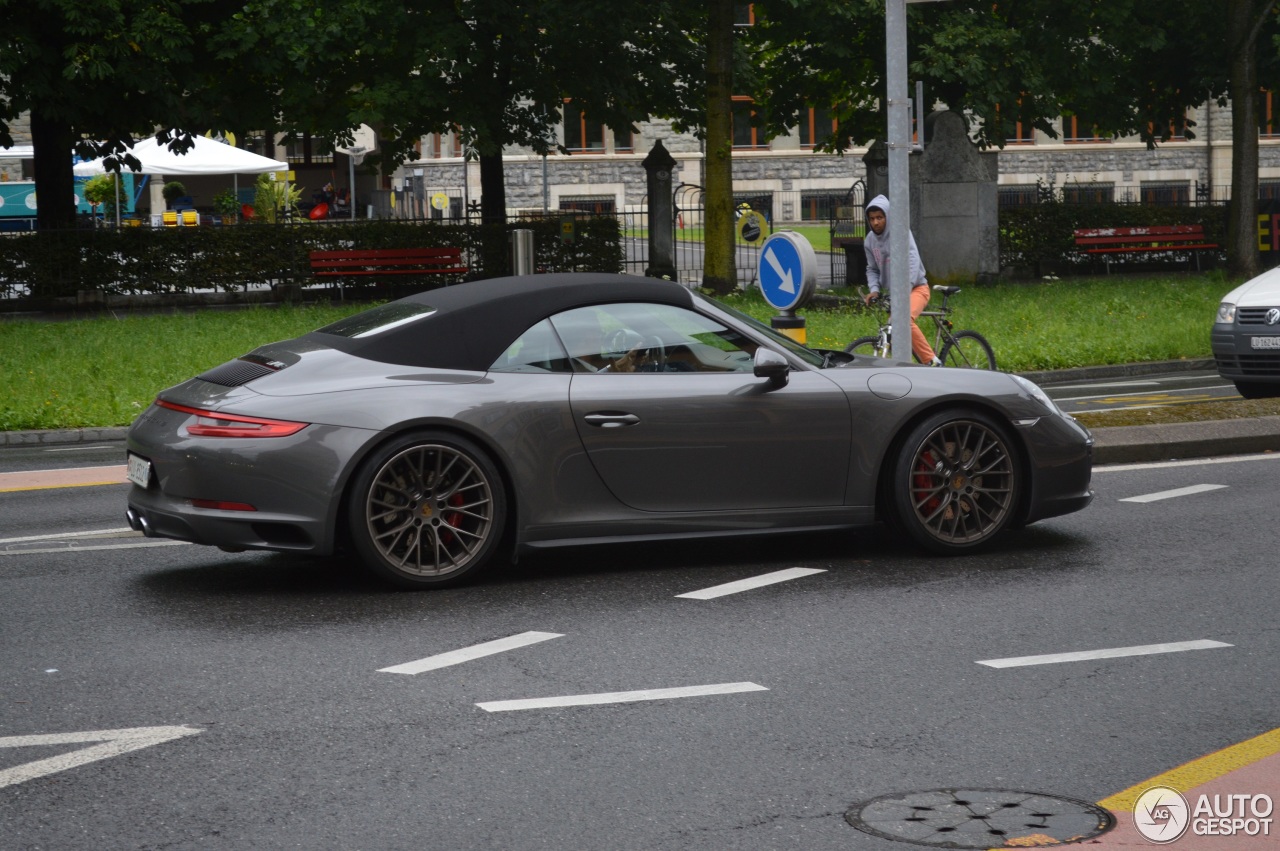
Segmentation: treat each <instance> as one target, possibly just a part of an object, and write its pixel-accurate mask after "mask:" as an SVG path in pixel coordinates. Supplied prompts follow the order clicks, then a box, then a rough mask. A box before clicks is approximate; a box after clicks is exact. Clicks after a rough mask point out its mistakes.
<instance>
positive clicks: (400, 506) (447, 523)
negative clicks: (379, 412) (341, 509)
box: [347, 432, 506, 588]
mask: <svg viewBox="0 0 1280 851" xmlns="http://www.w3.org/2000/svg"><path fill="white" fill-rule="evenodd" d="M347 511H348V515H347V520H348V526H349V531H350V534H351V543H352V546H353V548H354V549H355V551H356V553H357V554H358V555H359V557H360V560H361V561H362V562H363V563H364V565H365V566H366V567H367V568H369V569H370V570H371V571H373V572H374V573H375V574H377V575H379V576H381V577H382V578H384V579H387V580H390V581H391V582H392V583H394V584H396V585H398V586H400V587H402V588H427V587H442V586H445V585H452V584H455V583H457V582H460V581H462V580H463V579H464V578H472V577H474V576H475V575H476V573H478V572H479V571H481V570H483V569H484V568H485V567H486V566H487V564H488V563H489V562H490V561H491V560H492V557H493V555H494V553H495V551H496V550H497V548H498V544H499V541H500V539H501V537H502V529H503V523H504V520H505V517H506V495H505V492H504V491H503V487H502V480H501V477H500V476H499V474H498V470H497V468H496V467H495V466H494V464H493V462H492V461H491V460H490V459H489V457H488V456H487V455H486V454H485V453H484V452H483V451H482V450H481V449H480V448H479V447H477V446H476V445H475V444H474V443H472V442H471V441H469V440H467V439H466V438H463V437H459V436H456V435H452V434H447V433H441V432H416V433H413V434H408V435H404V436H402V437H400V438H398V439H396V440H393V441H391V442H390V443H388V444H387V445H385V446H383V447H382V448H380V449H379V450H378V451H376V452H374V453H373V455H372V456H371V457H369V458H368V459H367V460H366V461H365V462H364V464H363V465H362V466H361V467H360V470H359V472H357V474H356V476H355V479H354V481H353V485H352V490H351V499H350V500H349V502H348V508H347Z"/></svg>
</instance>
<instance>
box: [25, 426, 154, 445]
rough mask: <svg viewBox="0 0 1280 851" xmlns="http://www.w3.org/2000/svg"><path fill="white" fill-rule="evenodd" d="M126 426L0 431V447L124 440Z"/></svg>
mask: <svg viewBox="0 0 1280 851" xmlns="http://www.w3.org/2000/svg"><path fill="white" fill-rule="evenodd" d="M128 431H129V428H128V426H116V427H111V428H59V429H43V430H41V431H0V448H7V447H18V446H65V445H67V444H71V443H103V442H108V441H120V442H124V439H125V435H126V434H127V433H128Z"/></svg>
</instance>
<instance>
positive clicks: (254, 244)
mask: <svg viewBox="0 0 1280 851" xmlns="http://www.w3.org/2000/svg"><path fill="white" fill-rule="evenodd" d="M562 221H563V217H561V216H551V217H543V218H536V219H521V220H519V221H517V222H511V223H508V224H505V225H480V224H450V223H442V222H431V221H426V222H404V221H387V220H374V221H370V220H357V221H355V222H302V223H293V224H283V225H269V224H256V223H246V224H239V225H234V226H228V225H201V226H198V227H177V228H174V227H168V228H146V227H126V228H121V229H119V230H116V229H108V228H91V229H80V230H74V231H53V232H49V231H36V232H25V233H9V234H3V235H0V298H10V299H13V298H19V299H23V300H24V301H32V302H36V303H40V302H45V301H49V300H53V299H66V298H74V297H75V296H76V295H77V293H78V292H79V291H82V290H87V291H98V292H100V293H102V294H103V295H105V296H125V295H142V294H157V293H164V294H177V293H189V292H192V291H194V290H208V289H213V290H217V291H221V292H235V291H244V290H248V289H252V288H255V287H257V288H262V287H269V288H276V287H278V286H280V285H282V284H283V285H301V286H309V285H312V284H314V283H315V281H314V279H313V278H312V276H311V271H310V265H309V262H308V258H307V255H308V253H309V252H310V251H313V250H326V249H328V250H332V249H342V248H431V247H456V248H461V249H462V251H463V258H464V261H465V262H466V264H467V265H468V267H469V268H470V272H469V273H467V274H466V275H465V276H452V277H450V276H446V275H434V276H424V277H423V278H420V279H419V278H411V276H403V277H400V278H399V279H398V280H399V281H400V282H401V283H403V282H404V281H405V280H406V279H411V280H413V281H414V282H416V283H418V284H419V285H418V286H417V287H416V288H417V289H421V288H423V287H431V286H439V285H443V284H448V283H456V282H457V281H459V280H462V279H466V280H472V279H479V278H492V277H498V276H501V275H505V274H509V267H510V256H511V250H510V231H511V230H512V229H514V228H525V229H529V230H532V231H533V232H534V246H535V265H536V270H537V271H538V272H568V271H598V272H619V271H621V270H622V266H623V248H622V240H621V230H620V227H619V223H618V220H617V219H616V218H613V217H609V216H599V217H596V216H592V217H587V216H581V217H575V221H574V225H575V226H574V235H573V240H572V241H565V240H564V239H562V236H561V234H562V230H561V223H562ZM368 280H369V279H368V278H364V279H361V281H368Z"/></svg>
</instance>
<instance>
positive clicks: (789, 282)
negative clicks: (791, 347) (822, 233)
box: [759, 231, 818, 343]
mask: <svg viewBox="0 0 1280 851" xmlns="http://www.w3.org/2000/svg"><path fill="white" fill-rule="evenodd" d="M759 278H760V292H761V294H762V295H763V296H764V300H765V301H767V302H769V304H770V305H772V306H773V307H775V308H777V309H778V311H779V313H778V315H777V316H775V317H773V318H772V319H771V320H769V324H770V325H772V326H773V327H774V328H776V329H777V330H779V331H781V332H782V333H783V334H786V335H787V336H788V337H790V338H791V339H793V340H795V341H796V342H797V343H804V342H805V340H806V335H805V328H804V317H802V316H796V314H795V310H796V308H797V307H802V306H803V305H804V304H805V303H806V302H808V301H809V298H810V297H811V296H812V295H813V290H814V288H815V287H816V286H817V282H818V258H817V255H816V254H815V253H814V251H813V246H812V245H810V244H809V240H807V239H805V238H804V237H803V236H801V235H800V234H798V233H795V232H793V231H779V232H778V233H775V234H774V235H773V236H771V237H769V238H768V239H766V240H765V241H764V245H763V246H761V248H760V273H759Z"/></svg>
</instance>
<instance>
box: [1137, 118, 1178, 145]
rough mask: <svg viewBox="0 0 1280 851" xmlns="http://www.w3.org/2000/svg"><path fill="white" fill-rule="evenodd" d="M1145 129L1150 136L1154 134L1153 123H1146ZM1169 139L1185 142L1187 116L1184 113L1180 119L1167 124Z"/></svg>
mask: <svg viewBox="0 0 1280 851" xmlns="http://www.w3.org/2000/svg"><path fill="white" fill-rule="evenodd" d="M1147 130H1148V131H1150V133H1151V135H1152V136H1155V135H1156V130H1155V125H1154V124H1150V123H1148V124H1147ZM1169 141H1170V142H1185V141H1187V117H1186V116H1185V115H1184V116H1183V117H1182V120H1181V121H1176V122H1173V123H1171V124H1170V125H1169Z"/></svg>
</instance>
